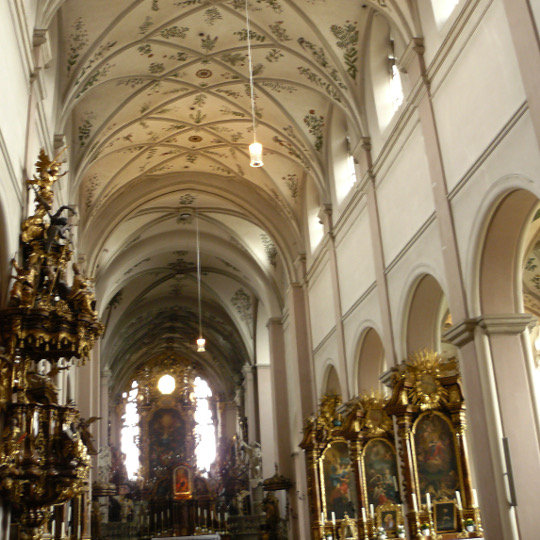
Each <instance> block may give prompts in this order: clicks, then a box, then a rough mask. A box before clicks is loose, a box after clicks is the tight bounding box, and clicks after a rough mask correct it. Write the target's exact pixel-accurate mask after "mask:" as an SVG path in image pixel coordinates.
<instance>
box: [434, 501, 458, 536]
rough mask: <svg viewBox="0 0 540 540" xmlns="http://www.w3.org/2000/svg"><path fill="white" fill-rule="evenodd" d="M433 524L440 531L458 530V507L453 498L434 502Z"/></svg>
mask: <svg viewBox="0 0 540 540" xmlns="http://www.w3.org/2000/svg"><path fill="white" fill-rule="evenodd" d="M433 524H434V526H435V530H436V531H437V532H438V533H446V532H456V531H458V520H457V509H456V504H455V502H454V501H453V500H450V499H447V500H443V501H437V502H435V503H434V504H433Z"/></svg>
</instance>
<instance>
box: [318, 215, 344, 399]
mask: <svg viewBox="0 0 540 540" xmlns="http://www.w3.org/2000/svg"><path fill="white" fill-rule="evenodd" d="M319 218H320V219H321V221H322V222H323V224H324V230H325V233H326V235H327V237H328V244H327V246H328V255H329V257H330V275H331V278H332V299H333V303H334V320H335V325H336V336H337V349H338V359H337V360H338V362H337V367H338V371H339V373H340V380H341V393H342V397H343V401H347V400H349V399H350V398H351V395H350V389H349V369H348V365H347V353H346V348H345V331H344V329H343V309H342V307H341V289H340V284H339V271H338V261H337V254H336V239H335V235H334V226H333V221H332V207H331V205H325V206H324V207H323V208H322V209H321V212H320V213H319Z"/></svg>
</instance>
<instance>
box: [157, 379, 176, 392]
mask: <svg viewBox="0 0 540 540" xmlns="http://www.w3.org/2000/svg"><path fill="white" fill-rule="evenodd" d="M157 386H158V390H159V391H160V392H161V393H162V394H172V393H173V392H174V389H175V388H176V381H175V380H174V377H173V376H172V375H163V376H162V377H160V379H159V381H158V383H157Z"/></svg>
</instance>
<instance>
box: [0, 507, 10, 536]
mask: <svg viewBox="0 0 540 540" xmlns="http://www.w3.org/2000/svg"><path fill="white" fill-rule="evenodd" d="M10 527H11V508H10V507H9V504H8V503H7V502H3V503H1V504H0V538H9V529H10Z"/></svg>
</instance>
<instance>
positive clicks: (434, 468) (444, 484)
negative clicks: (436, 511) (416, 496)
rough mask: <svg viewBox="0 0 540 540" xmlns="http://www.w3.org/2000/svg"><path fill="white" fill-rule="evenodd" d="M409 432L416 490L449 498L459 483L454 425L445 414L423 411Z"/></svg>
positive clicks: (459, 487)
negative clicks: (411, 442)
mask: <svg viewBox="0 0 540 540" xmlns="http://www.w3.org/2000/svg"><path fill="white" fill-rule="evenodd" d="M412 435H413V442H414V444H413V452H414V472H415V477H416V485H417V486H418V490H419V493H420V494H421V496H422V497H424V496H425V494H426V493H428V492H429V493H430V495H431V499H432V500H433V501H440V500H444V499H452V498H453V497H454V494H455V492H456V491H461V485H462V482H461V469H460V464H459V460H458V459H457V456H458V448H457V444H456V434H455V429H454V426H453V425H452V423H451V422H450V420H449V419H448V418H447V417H446V416H445V415H444V414H442V413H440V412H438V411H426V412H424V413H422V414H421V415H420V416H419V417H418V418H417V419H416V421H415V423H414V425H413V428H412Z"/></svg>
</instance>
